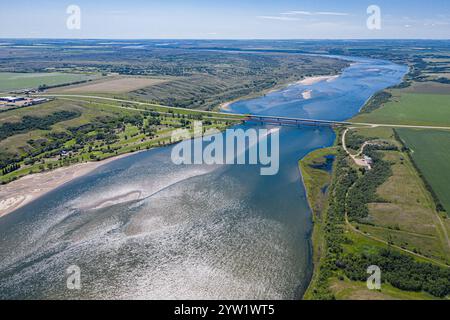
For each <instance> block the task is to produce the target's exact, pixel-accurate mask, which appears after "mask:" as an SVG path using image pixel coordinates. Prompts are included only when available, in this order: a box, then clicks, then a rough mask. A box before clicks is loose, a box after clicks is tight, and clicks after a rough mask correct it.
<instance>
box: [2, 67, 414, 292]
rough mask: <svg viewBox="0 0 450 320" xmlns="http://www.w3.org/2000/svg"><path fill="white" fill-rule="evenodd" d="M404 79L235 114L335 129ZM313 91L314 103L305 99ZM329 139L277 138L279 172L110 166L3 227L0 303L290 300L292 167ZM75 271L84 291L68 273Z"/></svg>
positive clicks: (297, 189) (295, 244)
mask: <svg viewBox="0 0 450 320" xmlns="http://www.w3.org/2000/svg"><path fill="white" fill-rule="evenodd" d="M405 72H406V67H403V66H398V65H394V64H391V63H388V62H383V61H373V60H365V59H358V60H357V61H355V64H353V65H352V66H351V67H349V68H348V69H346V70H345V72H344V73H343V75H342V76H341V77H339V78H337V79H335V80H333V81H329V82H327V81H322V82H319V83H316V84H313V85H310V86H304V85H298V84H297V85H291V86H289V87H287V88H286V89H284V90H280V91H277V92H274V93H272V94H269V95H267V96H265V97H261V98H258V99H252V100H246V101H240V102H237V103H235V104H233V105H232V106H231V110H232V111H233V112H242V113H256V114H270V115H283V116H293V117H302V118H316V119H333V120H344V119H347V118H349V117H351V116H352V115H354V114H355V113H356V112H358V110H359V109H360V108H361V106H362V105H363V104H364V102H365V101H366V100H367V99H368V98H369V97H370V96H371V95H372V94H374V93H375V92H376V91H378V90H380V89H382V88H385V87H388V86H391V85H394V84H397V83H398V82H400V81H401V78H402V76H403V75H404V74H405ZM305 90H312V91H311V98H310V99H305V98H304V96H306V97H307V96H308V95H303V94H302V93H303V92H304V91H305ZM334 138H335V136H334V133H333V131H332V130H331V129H328V128H311V127H310V128H288V127H283V128H281V130H280V157H281V160H280V172H279V174H278V175H275V176H261V175H260V168H259V167H257V166H250V165H221V166H207V165H192V166H176V165H174V164H172V162H171V159H170V153H171V148H160V149H155V150H150V151H147V152H142V153H139V154H135V155H132V156H129V157H127V158H123V159H120V160H117V161H114V162H111V163H109V164H107V165H105V166H103V167H101V168H99V169H98V170H96V171H95V172H93V173H91V174H89V175H87V176H84V177H82V178H79V179H77V180H74V181H72V182H70V183H68V184H66V185H64V186H62V187H60V188H58V189H56V190H54V191H53V192H51V193H48V194H47V195H45V196H43V197H41V198H40V199H38V200H36V201H34V202H33V203H30V204H29V205H27V206H25V207H23V208H21V209H19V210H17V211H16V212H14V213H12V214H10V215H8V216H5V217H3V218H0V298H74V299H77V298H118V299H124V298H143V299H172V298H174V299H178V298H182V299H216V298H217V299H241V298H244V299H295V298H299V297H301V295H302V294H303V292H304V289H305V287H306V286H307V284H308V282H309V279H310V276H311V267H312V266H311V253H310V251H311V250H310V232H311V227H312V225H311V213H310V210H309V208H308V204H307V201H306V197H305V191H304V188H303V186H302V184H301V180H300V174H299V170H298V167H297V161H298V160H299V159H300V158H302V157H303V156H305V155H306V154H307V153H308V152H310V151H311V150H314V149H317V148H320V147H324V146H329V145H331V144H332V143H333V141H334ZM70 265H77V266H79V267H80V269H81V281H82V289H81V290H79V291H77V290H74V291H71V290H68V289H67V288H66V277H67V276H66V274H65V270H66V268H67V267H68V266H70Z"/></svg>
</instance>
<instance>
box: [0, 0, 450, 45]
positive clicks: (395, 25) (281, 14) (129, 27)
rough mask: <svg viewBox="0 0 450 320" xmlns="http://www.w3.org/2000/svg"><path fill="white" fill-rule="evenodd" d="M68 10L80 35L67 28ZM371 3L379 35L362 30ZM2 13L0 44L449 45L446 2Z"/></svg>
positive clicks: (108, 5)
mask: <svg viewBox="0 0 450 320" xmlns="http://www.w3.org/2000/svg"><path fill="white" fill-rule="evenodd" d="M72 4H74V5H77V6H79V7H80V9H81V29H80V30H69V29H68V28H67V27H66V20H67V18H68V17H69V15H68V14H67V13H66V9H67V7H68V6H69V5H72ZM372 4H375V5H377V6H379V7H380V9H381V29H380V30H369V29H368V28H367V25H366V20H367V18H368V17H369V15H368V14H367V12H366V11H367V7H368V6H369V5H372ZM0 12H1V13H2V14H1V19H0V38H15V37H20V38H22V37H24V38H109V39H133V38H134V39H156V38H177V39H183V38H188V39H193V38H195V39H357V38H425V39H431V38H432V39H449V38H450V3H449V1H448V0H427V1H424V0H420V1H419V0H409V1H406V0H389V1H388V0H371V1H365V0H340V1H339V0H314V1H312V0H305V1H302V0H297V1H292V0H272V1H268V0H258V1H256V0H227V1H225V0H223V1H217V0H209V1H206V0H146V1H145V0H127V1H123V0H122V1H117V0H97V1H87V0H72V1H64V0H63V1H61V0H59V1H48V0H39V1H23V0H16V1H9V2H7V1H5V0H1V2H0Z"/></svg>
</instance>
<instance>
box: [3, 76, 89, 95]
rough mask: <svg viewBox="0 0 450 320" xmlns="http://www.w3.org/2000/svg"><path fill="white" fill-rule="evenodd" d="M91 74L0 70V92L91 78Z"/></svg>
mask: <svg viewBox="0 0 450 320" xmlns="http://www.w3.org/2000/svg"><path fill="white" fill-rule="evenodd" d="M92 78H93V76H87V75H84V74H70V73H58V72H53V73H13V72H0V92H7V91H12V90H19V89H29V88H38V87H39V86H42V85H46V86H54V85H60V84H65V83H72V82H77V81H83V80H88V79H92Z"/></svg>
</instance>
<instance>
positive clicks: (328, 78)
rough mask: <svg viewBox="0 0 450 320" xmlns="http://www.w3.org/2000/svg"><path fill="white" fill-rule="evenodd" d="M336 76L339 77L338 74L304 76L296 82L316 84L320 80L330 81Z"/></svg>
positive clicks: (308, 84)
mask: <svg viewBox="0 0 450 320" xmlns="http://www.w3.org/2000/svg"><path fill="white" fill-rule="evenodd" d="M337 78H339V75H335V76H317V77H308V78H305V79H303V80H300V81H299V82H297V83H298V84H302V85H305V86H310V85H313V84H316V83H318V82H321V81H327V82H331V81H334V80H336V79H337Z"/></svg>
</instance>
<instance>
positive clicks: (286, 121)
mask: <svg viewBox="0 0 450 320" xmlns="http://www.w3.org/2000/svg"><path fill="white" fill-rule="evenodd" d="M244 122H261V123H268V124H278V125H289V126H300V125H302V126H304V125H307V126H341V125H348V124H350V123H349V122H344V121H330V120H316V119H302V118H289V117H277V116H262V115H248V116H247V117H246V118H245V119H244Z"/></svg>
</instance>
